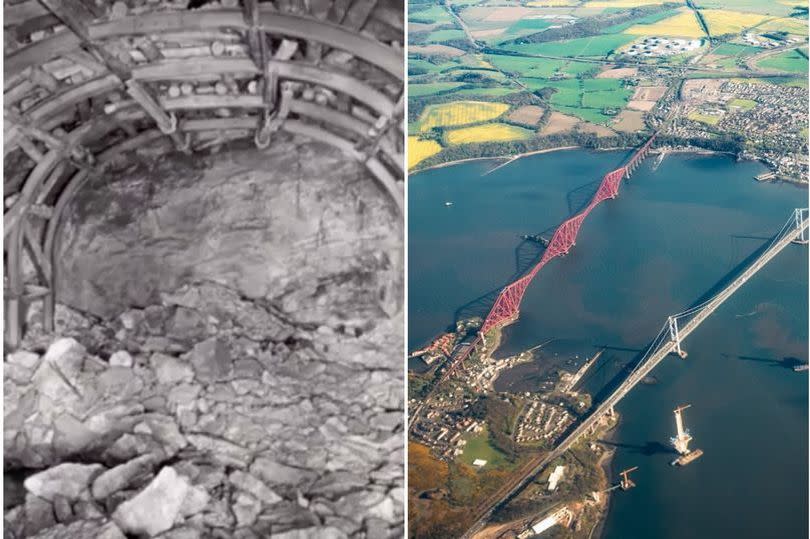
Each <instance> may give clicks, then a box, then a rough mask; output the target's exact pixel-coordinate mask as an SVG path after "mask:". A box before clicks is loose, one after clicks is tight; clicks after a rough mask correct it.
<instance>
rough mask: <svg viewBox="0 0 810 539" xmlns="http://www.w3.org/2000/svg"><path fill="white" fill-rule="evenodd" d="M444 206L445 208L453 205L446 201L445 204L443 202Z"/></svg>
mask: <svg viewBox="0 0 810 539" xmlns="http://www.w3.org/2000/svg"><path fill="white" fill-rule="evenodd" d="M444 205H445V206H452V205H453V203H452V202H450V201H449V200H448V201H447V202H445V203H444Z"/></svg>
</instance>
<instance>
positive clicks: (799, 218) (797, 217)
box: [793, 208, 810, 245]
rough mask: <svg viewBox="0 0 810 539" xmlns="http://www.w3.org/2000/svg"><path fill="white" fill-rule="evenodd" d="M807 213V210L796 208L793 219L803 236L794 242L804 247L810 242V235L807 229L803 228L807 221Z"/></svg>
mask: <svg viewBox="0 0 810 539" xmlns="http://www.w3.org/2000/svg"><path fill="white" fill-rule="evenodd" d="M807 213H808V209H807V208H796V209H795V210H793V219H794V222H795V224H796V229H797V230H801V234H800V235H799V237H798V238H796V239H795V240H794V241H795V242H796V243H801V244H804V245H806V244H807V243H808V240H810V234H808V232H807V229H806V228H804V227H803V226H802V225H803V224H804V221H805V220H806V219H807Z"/></svg>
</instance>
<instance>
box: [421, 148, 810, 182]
mask: <svg viewBox="0 0 810 539" xmlns="http://www.w3.org/2000/svg"><path fill="white" fill-rule="evenodd" d="M633 148H634V147H633V146H615V147H610V148H593V149H589V151H594V152H613V151H619V150H632V149H633ZM576 149H587V148H583V147H582V146H578V145H574V146H557V147H555V148H545V149H542V150H532V151H530V152H523V153H518V154H515V155H511V156H510V155H500V156H489V157H469V158H467V159H456V160H454V161H446V162H444V163H439V164H437V165H432V166H429V167H425V168H418V169H415V170H409V171H408V174H409V175H410V174H419V173H422V172H427V171H428V170H435V169H440V168H445V167H449V166H453V165H460V164H462V163H469V162H472V161H486V160H498V161H503V162H502V163H500V164H499V165H497V166H496V167H495V168H493V169H491V170H488V171H487V172H485V173H484V174H489V173H490V172H493V171H494V170H496V169H498V168H500V167H503V166H506V165H508V164H509V163H511V162H512V161H517V160H518V159H522V158H524V157H529V156H532V155H539V154H543V153H551V152H558V151H567V150H576ZM662 150H663V148H655V149H652V150H650V154H651V155H659V154H660V153H661V152H662ZM666 152H667V153H677V154H694V155H727V156H729V157H738V156H737V154H735V153H733V152H727V151H721V150H709V149H706V148H697V147H689V146H680V147H667V148H666ZM740 160H742V161H754V162H758V163H762V164H763V165H765V166H766V167H767V166H768V165H767V164H765V163H764V162H763V161H762V160H760V159H751V158H748V157H744V158H740ZM768 169H769V170H771V168H770V167H768ZM757 181H761V180H757ZM762 182H763V183H789V184H792V185H796V186H799V187H808V182H805V181H802V180H800V179H791V178H781V177H780V178H777V179H773V180H764V181H762Z"/></svg>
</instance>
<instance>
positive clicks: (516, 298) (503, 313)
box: [443, 135, 655, 378]
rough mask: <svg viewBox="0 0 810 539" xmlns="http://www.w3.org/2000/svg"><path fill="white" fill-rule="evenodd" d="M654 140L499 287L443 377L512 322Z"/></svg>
mask: <svg viewBox="0 0 810 539" xmlns="http://www.w3.org/2000/svg"><path fill="white" fill-rule="evenodd" d="M654 141H655V135H653V136H652V137H650V139H649V140H648V141H647V142H646V143H644V145H643V146H641V147H640V148H639V149H638V150H636V152H635V153H634V154H633V156H632V157H631V158H630V159H629V160H628V161H627V163H626V164H625V165H624V166H622V167H620V168H617V169H616V170H612V171H610V172H608V173H607V174H605V175H604V176H603V177H602V182H601V183H600V184H599V189H597V190H596V193H595V194H594V195H593V198H592V199H591V201H590V202H589V203H588V205H587V206H585V208H584V209H583V210H582V211H580V212H579V213H578V214H576V215H574V216H573V217H571V218H569V219H568V220H566V221H564V222H563V223H562V224H561V225H560V226H559V227H557V230H555V231H554V235H553V236H552V237H551V241H550V242H549V243H548V246H547V247H546V250H545V251H544V252H543V256H542V257H541V258H540V261H539V262H538V263H537V264H535V266H534V267H533V268H532V269H531V270H530V271H529V272H528V273H526V274H525V275H523V276H522V277H520V278H519V279H517V280H516V281H514V282H512V283H511V284H509V285H507V286H506V287H504V288H503V290H501V292H500V293H499V294H498V298H497V299H496V300H495V304H494V305H493V306H492V309H491V310H490V311H489V314H488V315H487V318H486V320H484V325H483V326H482V327H481V331H480V332H479V333H478V337H477V338H476V340H475V342H473V343H472V345H471V346H468V347H466V348H464V349H463V351H462V352H460V353H459V355H458V357H456V359H455V361H454V362H453V365H452V366H451V367H450V368H449V369H448V370H447V372H446V373H445V374H444V376H443V378H446V377H447V376H449V375H450V373H451V372H452V371H453V370H454V369H455V367H456V366H457V365H460V364H461V363H462V362H463V361H464V360H465V359H466V358H467V356H469V355H470V353H471V352H472V350H473V349H474V348H475V345H476V344H478V342H479V341H480V340H481V338H482V336H483V335H484V334H486V333H487V332H488V331H489V330H491V329H493V328H496V327H499V326H503V325H505V324H508V323H510V322H514V321H515V320H516V319H517V317H518V313H519V312H520V302H521V301H522V300H523V294H525V293H526V289H527V288H528V287H529V284H530V283H531V282H532V279H534V278H535V276H536V275H537V274H538V273H539V272H540V270H541V269H543V266H545V265H546V264H547V263H548V262H549V261H551V260H552V259H553V258H556V257H558V256H563V255H565V254H568V251H569V250H570V249H571V247H573V246H574V245H576V241H577V234H578V233H579V229H580V227H581V226H582V223H583V221H585V218H586V217H588V214H590V213H591V211H592V210H593V209H594V208H595V207H596V206H598V205H599V203H600V202H602V201H603V200H607V199H609V198H616V196H617V195H618V194H619V185H620V184H621V182H622V180H623V179H625V178H629V177H630V175H631V174H632V173H633V171H634V170H635V169H636V167H638V165H639V163H640V162H641V161H642V160H643V159H644V158H645V157H646V156H647V154H648V153H649V151H650V147H651V146H652V144H653V142H654Z"/></svg>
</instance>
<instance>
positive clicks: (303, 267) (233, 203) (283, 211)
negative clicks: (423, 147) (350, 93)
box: [3, 139, 404, 539]
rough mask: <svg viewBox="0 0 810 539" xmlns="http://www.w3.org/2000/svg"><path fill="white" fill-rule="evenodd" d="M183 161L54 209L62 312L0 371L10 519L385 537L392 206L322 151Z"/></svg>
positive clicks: (399, 518) (390, 533) (295, 148)
mask: <svg viewBox="0 0 810 539" xmlns="http://www.w3.org/2000/svg"><path fill="white" fill-rule="evenodd" d="M314 157H317V159H316V158H314ZM183 159H184V158H176V157H172V158H168V157H167V158H166V159H164V160H163V161H160V162H159V163H156V164H153V165H151V168H149V169H148V170H147V168H146V165H144V166H136V167H133V168H132V169H131V170H129V171H128V172H127V173H125V174H121V175H119V176H118V177H114V178H104V179H103V181H100V182H99V183H97V184H95V185H91V186H88V187H87V188H86V189H85V192H84V193H83V194H82V196H81V197H80V198H79V199H77V200H76V203H75V204H74V207H73V208H72V209H71V211H70V215H69V217H68V220H67V226H66V227H65V230H64V233H63V235H62V237H61V239H60V241H61V244H60V251H59V252H60V259H59V260H58V262H57V263H58V264H59V266H60V270H59V273H58V275H59V279H60V280H61V283H60V286H59V290H60V293H61V294H62V296H61V297H60V298H59V299H60V300H61V302H63V303H67V304H69V305H72V306H74V307H77V308H78V309H79V310H76V309H73V308H71V307H69V306H65V305H63V304H62V303H60V304H59V305H57V312H56V315H57V316H56V326H57V327H56V334H55V335H51V334H46V333H45V332H44V331H43V330H42V327H41V324H40V318H39V316H38V314H39V313H38V312H37V311H36V310H35V309H36V308H38V306H39V304H38V303H35V304H34V305H33V306H32V310H31V311H30V312H29V313H28V317H27V328H28V331H27V333H26V337H25V341H24V343H23V350H19V351H16V352H15V353H13V354H11V355H8V356H7V357H6V363H5V368H4V370H3V372H4V379H3V382H4V410H3V412H4V456H5V467H6V470H7V471H11V472H13V474H11V475H10V476H9V479H8V480H9V481H10V482H11V483H12V484H11V485H7V487H8V492H15V491H16V493H17V494H16V495H15V496H13V497H10V498H8V500H10V501H9V503H8V504H7V508H6V514H5V523H6V526H5V532H6V537H10V538H12V539H14V538H21V537H41V538H43V539H44V538H65V537H71V538H72V537H96V538H106V539H122V538H123V537H161V538H163V539H197V538H207V537H234V538H238V539H252V538H258V537H289V538H316V537H318V538H320V537H327V538H328V537H333V538H344V537H357V538H378V537H379V538H385V537H401V536H402V535H403V533H404V531H403V517H404V495H403V484H404V473H403V466H404V447H403V425H402V409H403V403H404V395H403V388H402V379H403V372H402V369H403V364H402V360H401V358H402V356H401V351H402V342H403V319H402V312H401V304H400V303H401V300H400V297H401V294H402V258H401V223H399V222H398V221H399V218H398V217H396V216H395V215H393V213H392V209H391V207H390V205H389V203H388V201H387V199H386V198H385V197H384V195H382V194H381V192H380V191H379V190H378V189H377V187H376V185H375V184H374V183H373V182H372V181H371V180H369V179H368V178H367V177H365V173H361V171H360V170H359V169H358V168H357V166H356V165H355V164H347V163H346V160H345V159H344V158H343V157H342V156H340V155H338V154H335V153H334V152H333V151H332V150H330V149H328V148H326V147H321V146H317V145H313V144H308V143H302V142H301V141H294V140H290V139H286V140H285V139H279V141H278V143H274V146H273V147H272V148H270V149H269V150H268V151H267V153H266V154H258V153H256V151H255V150H253V151H233V152H231V153H229V154H226V155H222V156H220V157H219V158H211V159H210V160H208V161H205V160H202V161H200V162H187V161H183ZM155 178H159V180H160V181H155ZM80 311H81V312H80ZM82 313H83V314H82ZM32 470H35V471H34V472H32ZM23 478H24V480H22V479H23Z"/></svg>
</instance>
